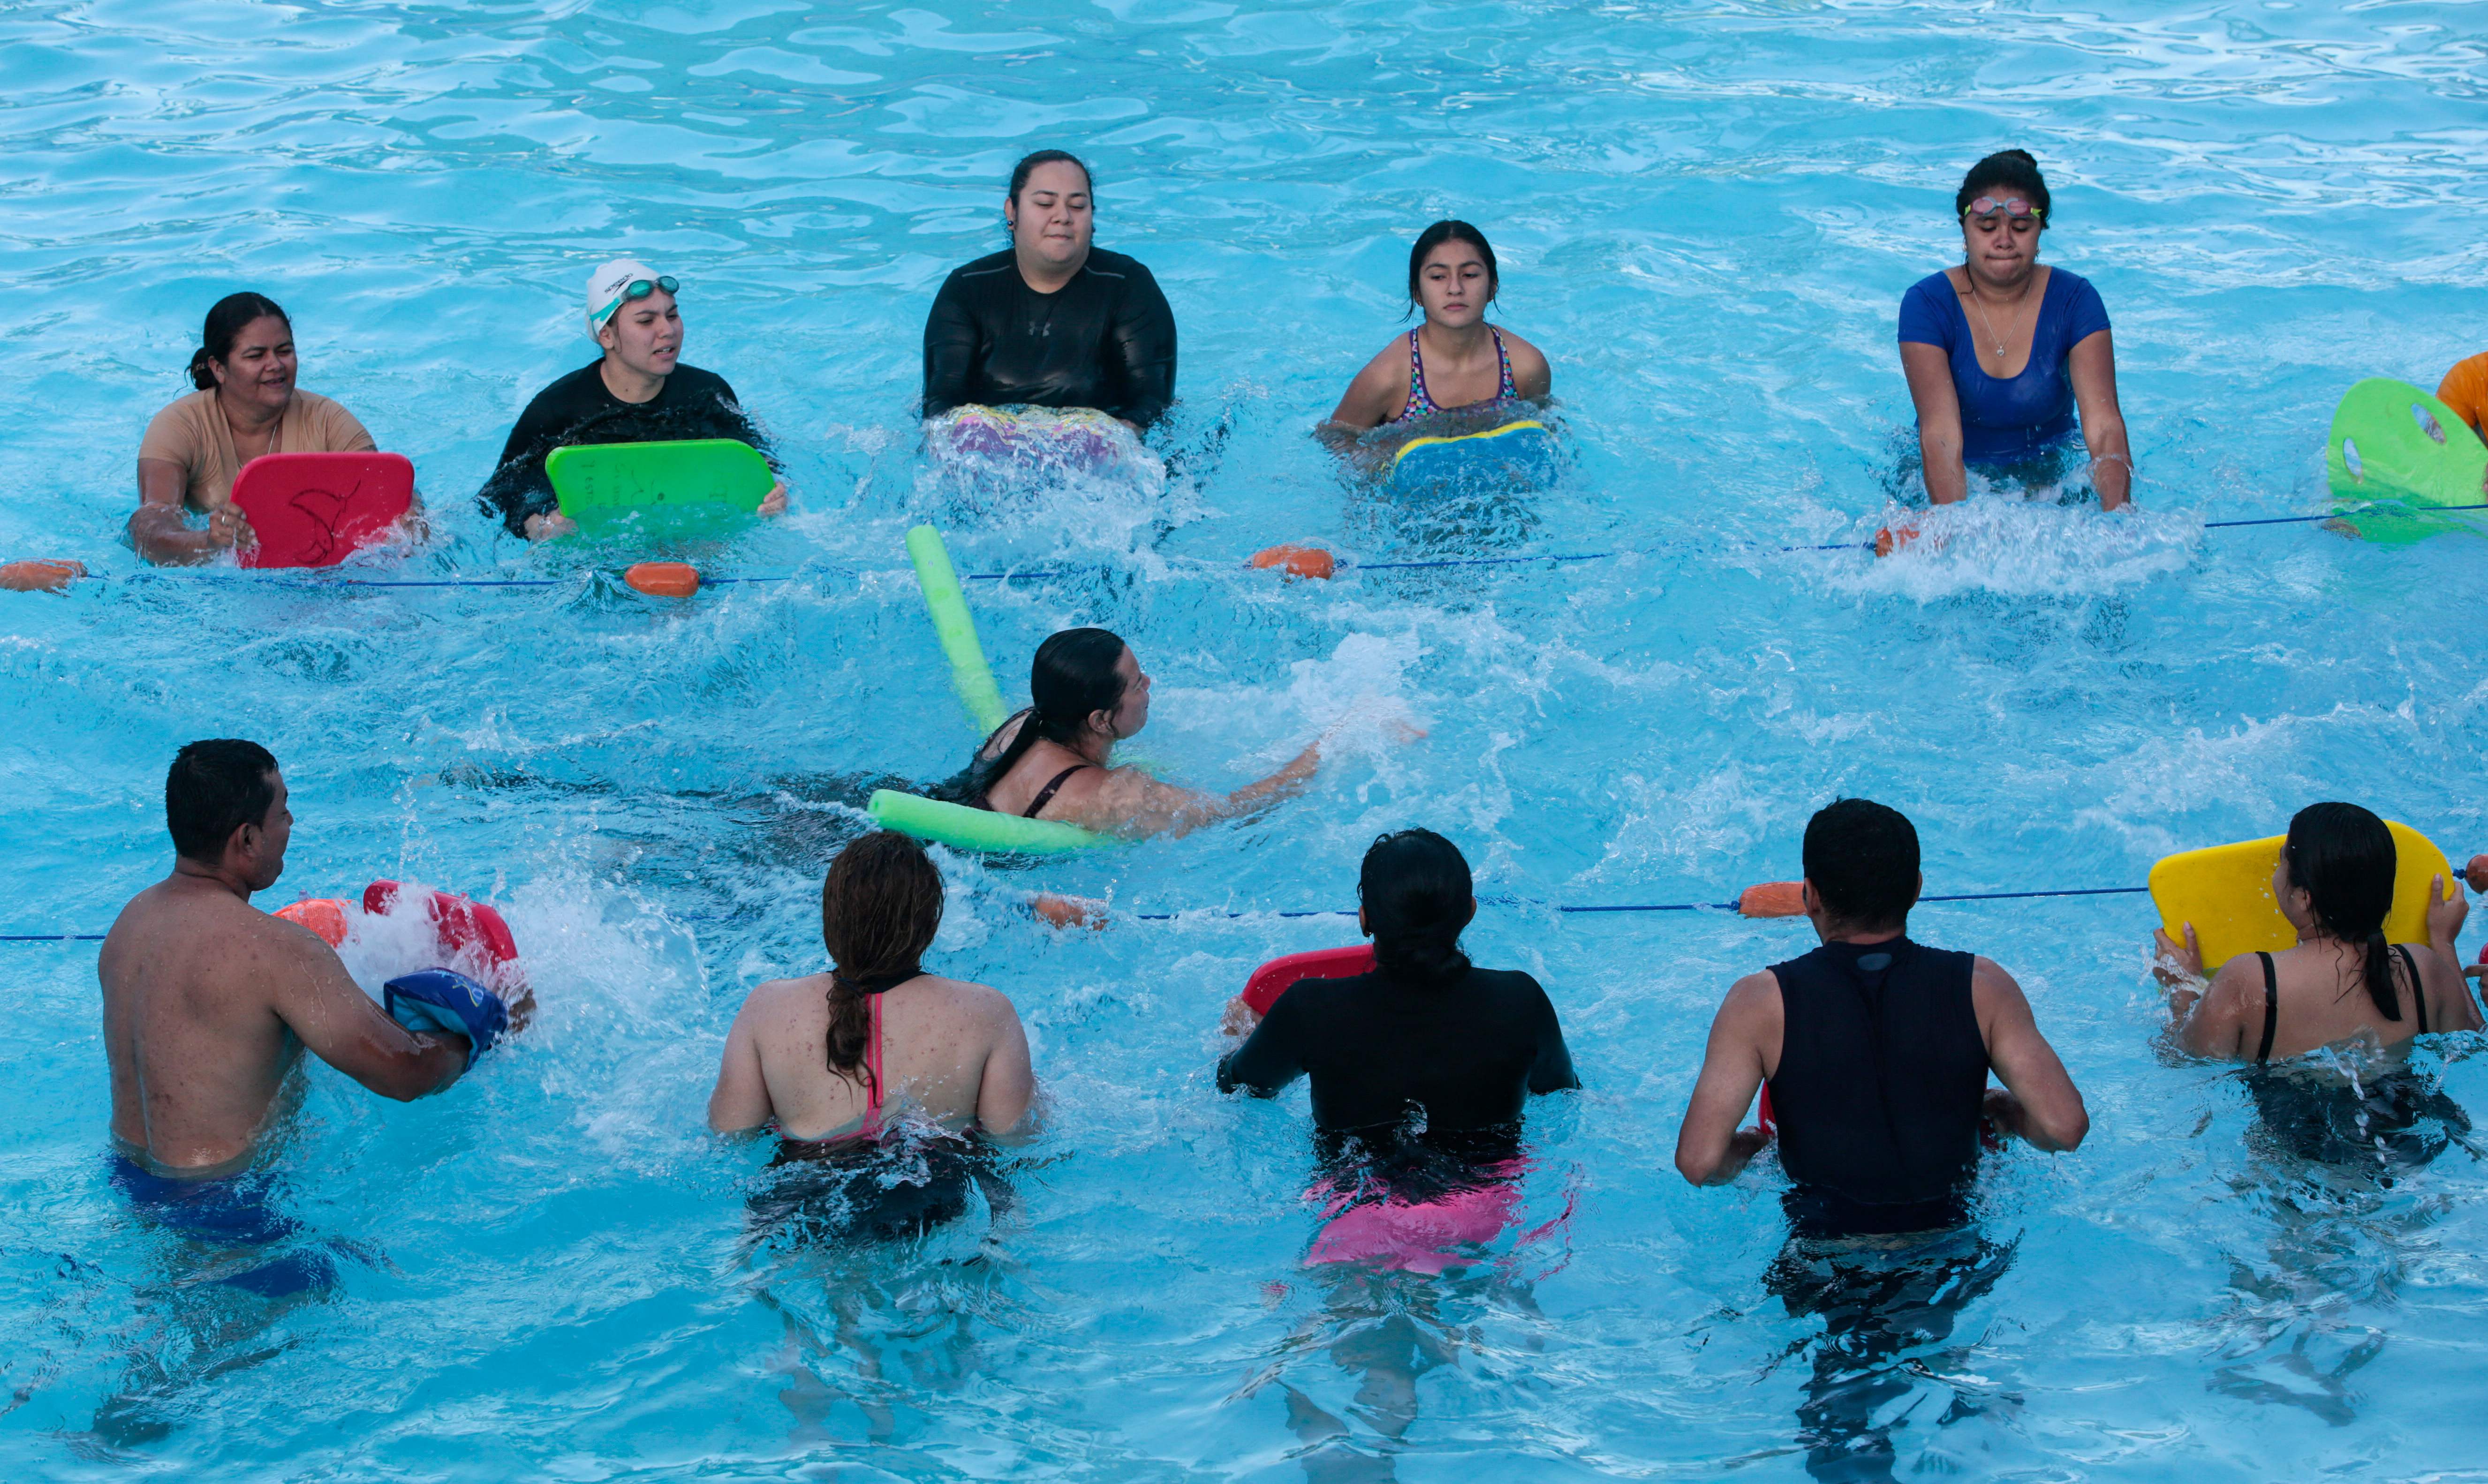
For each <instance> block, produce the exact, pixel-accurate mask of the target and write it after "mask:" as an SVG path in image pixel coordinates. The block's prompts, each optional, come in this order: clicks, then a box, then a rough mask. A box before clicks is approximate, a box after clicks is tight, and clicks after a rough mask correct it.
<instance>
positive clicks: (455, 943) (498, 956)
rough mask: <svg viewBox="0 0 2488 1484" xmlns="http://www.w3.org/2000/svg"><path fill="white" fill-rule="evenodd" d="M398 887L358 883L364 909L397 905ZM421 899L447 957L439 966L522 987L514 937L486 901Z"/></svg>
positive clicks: (499, 985) (502, 989) (448, 896)
mask: <svg viewBox="0 0 2488 1484" xmlns="http://www.w3.org/2000/svg"><path fill="white" fill-rule="evenodd" d="M400 889H401V888H400V887H399V885H398V883H397V882H392V881H388V880H385V879H383V880H381V881H377V882H372V883H371V884H370V885H368V886H366V887H364V888H363V910H364V911H366V912H368V913H370V914H371V915H373V916H376V917H377V916H384V915H386V914H387V912H388V910H389V909H391V908H393V907H395V906H396V905H397V895H398V892H399V890H400ZM424 905H425V908H426V909H427V910H428V912H429V914H430V916H431V918H432V931H433V932H434V933H435V934H436V935H437V938H436V942H437V945H438V949H439V951H440V953H441V954H442V955H443V956H445V957H446V958H447V959H448V960H449V962H448V963H446V964H444V965H442V966H441V967H444V968H454V969H457V970H458V971H459V972H460V973H464V974H470V975H472V976H473V977H474V978H477V979H480V980H482V981H483V982H484V986H485V988H487V989H490V990H493V991H495V992H496V993H499V994H515V993H517V992H518V991H520V990H523V989H524V988H526V983H527V977H526V971H525V970H524V969H523V968H522V967H521V966H520V965H519V944H518V939H517V938H513V937H511V935H510V925H509V924H508V923H507V922H505V921H503V920H502V918H501V914H500V913H499V912H498V911H495V910H494V909H493V907H492V906H491V905H490V904H489V903H484V902H478V901H475V900H474V899H473V898H471V897H462V896H459V895H458V894H457V893H455V892H450V891H436V892H434V893H432V897H431V900H430V901H429V902H427V903H425V904H424ZM315 931H316V930H315Z"/></svg>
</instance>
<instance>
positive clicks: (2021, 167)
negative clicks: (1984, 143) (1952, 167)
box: [1952, 150, 2056, 227]
mask: <svg viewBox="0 0 2488 1484" xmlns="http://www.w3.org/2000/svg"><path fill="white" fill-rule="evenodd" d="M1998 185H2001V186H2003V187H2004V188H2005V189H2006V190H2009V191H2012V192H2013V193H2014V194H2016V195H2020V196H2026V197H2028V198H2029V200H2030V209H2031V210H2034V211H2036V212H2038V213H2039V225H2041V226H2043V227H2050V226H2053V225H2055V221H2056V218H2055V217H2054V216H2053V215H2052V214H2050V211H2049V208H2048V178H2047V177H2046V176H2043V175H2041V174H2040V173H2039V161H2038V160H2037V159H2035V158H2033V157H2032V155H2031V154H2030V152H2029V151H2027V150H1998V151H1996V152H1995V153H1994V154H1991V155H1989V156H1987V158H1985V159H1983V160H1980V161H1979V162H1978V163H1977V164H1975V165H1972V166H1970V167H1969V174H1968V175H1966V176H1964V177H1963V178H1962V182H1961V191H1960V193H1959V194H1958V195H1956V196H1954V197H1953V198H1952V214H1953V216H1954V217H1955V218H1956V219H1958V218H1959V217H1960V216H1961V214H1962V213H1963V212H1964V211H1966V210H1969V204H1970V203H1971V202H1973V201H1976V200H1977V199H1978V198H1979V196H1980V195H1981V193H1983V192H1985V191H1987V190H1989V189H1991V188H1993V187H1994V186H1998Z"/></svg>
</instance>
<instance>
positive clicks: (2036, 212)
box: [1900, 150, 2134, 510]
mask: <svg viewBox="0 0 2488 1484" xmlns="http://www.w3.org/2000/svg"><path fill="white" fill-rule="evenodd" d="M2051 210H2052V205H2051V203H2050V201H2049V199H2048V182H2047V179H2046V178H2045V177H2043V176H2041V175H2040V174H2039V162H2038V161H2037V160H2035V159H2033V158H2031V157H2030V155H2029V154H2028V153H2027V152H2025V151H2021V150H2000V151H1998V152H1996V153H1995V154H1991V155H1989V156H1987V157H1986V158H1985V159H1982V160H1980V161H1979V162H1978V163H1977V164H1975V165H1973V166H1971V167H1970V170H1969V174H1968V176H1967V177H1965V179H1964V180H1963V181H1962V182H1961V189H1960V191H1959V192H1957V193H1956V194H1955V195H1954V197H1953V214H1954V216H1955V217H1956V218H1957V224H1958V225H1959V226H1960V228H1961V247H1962V254H1961V260H1962V261H1961V266H1959V267H1950V268H1946V269H1944V270H1943V271H1942V272H1940V273H1934V274H1930V275H1928V276H1927V277H1926V278H1924V279H1921V280H1920V281H1919V282H1917V283H1915V284H1913V285H1911V286H1910V288H1909V292H1908V294H1904V295H1902V298H1901V336H1900V338H1901V370H1902V373H1903V374H1904V375H1905V376H1907V377H1908V382H1909V398H1910V400H1911V401H1912V402H1914V403H1915V404H1916V405H1917V412H1918V453H1919V456H1920V459H1921V462H1922V464H1923V466H1924V468H1925V471H1926V482H1927V497H1928V498H1929V499H1930V500H1932V501H1934V502H1935V503H1936V504H1937V505H1948V504H1950V503H1952V502H1953V501H1955V500H1958V499H1961V498H1962V497H1963V496H1965V495H1966V494H1967V493H1968V492H1969V477H1968V472H1967V471H1968V470H1970V469H1976V470H1978V471H1979V472H1980V473H1982V474H1984V475H1986V476H1987V477H1989V478H1992V479H1993V478H2006V479H2018V480H2020V481H2021V482H2022V483H2025V484H2051V483H2053V482H2054V481H2055V480H2056V479H2057V478H2059V477H2060V476H2061V473H2062V471H2063V468H2064V466H2065V462H2066V461H2067V460H2068V459H2069V458H2070V457H2071V455H2072V453H2073V451H2074V448H2075V444H2076V436H2077V433H2078V435H2079V442H2080V443H2081V444H2083V445H2085V446H2086V447H2087V451H2088V453H2089V456H2090V482H2091V488H2092V489H2093V490H2095V491H2097V492H2098V494H2099V500H2100V505H2101V506H2102V508H2104V509H2107V510H2114V509H2116V508H2117V507H2119V506H2121V505H2123V504H2124V503H2125V502H2126V499H2127V497H2128V495H2129V494H2130V492H2131V490H2132V489H2133V484H2134V459H2133V456H2132V454H2131V452H2130V451H2129V450H2128V448H2127V447H2126V436H2125V413H2124V412H2123V411H2122V410H2121V409H2120V408H2119V407H2118V406H2117V400H2116V349H2115V345H2114V342H2113V341H2112V339H2111V338H2110V336H2109V334H2108V322H2107V306H2106V304H2104V303H2102V302H2101V301H2100V295H2099V291H2098V290H2097V289H2094V288H2092V287H2091V285H2090V281H2089V280H2088V279H2085V278H2082V277H2080V276H2078V275H2077V274H2074V273H2069V272H2067V271H2065V270H2064V269H2063V268H2059V267H2047V266H2042V265H2041V264H2040V262H2039V238H2040V237H2041V236H2042V235H2044V234H2045V233H2046V232H2047V230H2048V229H2049V228H2050V227H2051V226H2053V225H2055V218H2054V217H2053V216H2052V215H2050V211H2051ZM2077 407H2079V409H2080V413H2081V415H2080V417H2079V419H2078V420H2077V418H2076V417H2075V409H2076V408H2077Z"/></svg>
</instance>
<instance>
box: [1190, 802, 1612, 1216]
mask: <svg viewBox="0 0 2488 1484" xmlns="http://www.w3.org/2000/svg"><path fill="white" fill-rule="evenodd" d="M1356 889H1357V901H1358V907H1357V913H1356V921H1357V926H1358V927H1359V928H1361V929H1362V930H1364V931H1365V932H1366V933H1368V934H1370V935H1371V937H1372V938H1373V957H1374V963H1375V968H1374V971H1373V972H1372V973H1370V974H1361V975H1358V976H1357V977H1355V978H1352V979H1304V980H1299V981H1297V982H1296V983H1295V984H1294V985H1291V986H1289V987H1288V988H1287V989H1286V991H1285V992H1283V993H1282V994H1280V995H1279V998H1278V999H1277V1001H1276V1002H1274V1003H1273V1004H1272V1005H1271V1006H1270V1013H1269V1014H1268V1015H1267V1016H1265V1017H1263V1018H1262V1020H1261V1022H1260V1023H1259V1024H1258V1026H1256V1027H1254V1030H1253V1034H1252V1036H1251V1037H1250V1038H1249V1039H1248V1040H1246V1041H1245V1043H1244V1044H1243V1045H1242V1046H1241V1047H1238V1048H1237V1049H1236V1050H1234V1051H1233V1052H1231V1053H1230V1054H1229V1055H1228V1056H1227V1057H1226V1058H1225V1059H1224V1060H1222V1061H1221V1062H1219V1064H1218V1089H1219V1091H1221V1092H1232V1091H1234V1090H1235V1089H1237V1088H1239V1087H1240V1088H1244V1089H1246V1090H1247V1091H1249V1092H1252V1093H1253V1094H1254V1095H1256V1096H1257V1097H1263V1098H1267V1097H1271V1096H1274V1095H1276V1094H1277V1093H1278V1092H1279V1090H1280V1089H1282V1088H1284V1087H1286V1085H1287V1084H1288V1083H1290V1082H1292V1081H1294V1080H1295V1079H1296V1078H1299V1077H1310V1078H1313V1098H1314V1123H1315V1127H1316V1129H1317V1130H1318V1131H1319V1141H1320V1145H1321V1149H1322V1153H1323V1154H1324V1155H1325V1156H1326V1157H1328V1158H1332V1159H1337V1158H1339V1157H1342V1156H1349V1155H1352V1154H1362V1155H1365V1156H1368V1157H1371V1158H1373V1159H1375V1160H1377V1161H1379V1162H1381V1163H1382V1164H1385V1165H1391V1166H1398V1167H1399V1172H1400V1174H1402V1175H1404V1176H1408V1177H1413V1178H1414V1179H1415V1180H1416V1181H1417V1182H1418V1184H1419V1185H1421V1186H1425V1185H1432V1184H1434V1183H1435V1181H1434V1180H1433V1179H1429V1178H1428V1173H1427V1171H1426V1169H1425V1166H1427V1165H1428V1164H1429V1163H1432V1161H1429V1160H1428V1159H1426V1158H1425V1156H1426V1155H1428V1154H1431V1155H1436V1156H1440V1155H1451V1156H1454V1157H1456V1158H1457V1159H1458V1160H1460V1161H1462V1162H1473V1161H1477V1160H1481V1159H1483V1160H1488V1161H1497V1160H1508V1159H1511V1158H1513V1157H1514V1156H1516V1155H1517V1154H1518V1153H1519V1133H1520V1117H1521V1109H1522V1106H1524V1105H1525V1104H1526V1103H1527V1102H1528V1101H1529V1098H1530V1096H1531V1095H1532V1094H1533V1093H1545V1092H1557V1091H1561V1090H1563V1089H1565V1088H1570V1087H1578V1086H1580V1085H1581V1083H1580V1079H1579V1078H1576V1077H1574V1076H1573V1075H1572V1054H1571V1052H1570V1051H1569V1050H1568V1049H1567V1048H1566V1047H1565V1045H1564V1028H1563V1026H1562V1025H1561V1024H1560V1023H1558V1022H1557V1021H1556V1019H1555V1006H1554V1004H1553V1003H1552V1002H1551V1001H1549V1000H1548V999H1547V997H1546V992H1545V991H1544V990H1543V989H1541V988H1540V987H1539V984H1538V981H1537V980H1535V979H1532V978H1531V977H1529V975H1527V974H1524V973H1520V972H1517V971H1514V970H1495V969H1485V968H1480V967H1478V966H1476V965H1474V964H1471V963H1470V962H1469V960H1468V956H1467V955H1466V954H1464V953H1462V952H1460V946H1459V938H1460V930H1461V929H1463V928H1465V927H1467V926H1468V924H1469V919H1470V918H1471V917H1473V916H1475V915H1477V898H1476V897H1475V896H1474V895H1473V894H1472V892H1471V885H1470V878H1469V865H1468V862H1467V861H1466V860H1465V859H1463V858H1461V855H1460V853H1459V850H1458V848H1457V847H1456V846H1454V845H1453V844H1452V842H1450V841H1449V840H1446V839H1444V838H1443V837H1442V836H1441V835H1438V834H1436V833H1434V832H1433V831H1432V830H1430V829H1403V830H1400V831H1399V832H1398V833H1396V834H1387V835H1384V836H1382V837H1381V838H1380V839H1378V840H1376V841H1374V842H1373V846H1372V848H1371V850H1369V851H1367V852H1366V853H1365V865H1364V869H1363V870H1362V871H1361V872H1360V873H1359V874H1358V878H1357V887H1356ZM1439 1175H1440V1172H1439V1171H1437V1172H1436V1177H1437V1178H1439ZM1454 1183H1455V1184H1456V1177H1455V1181H1454ZM1395 1193H1396V1194H1398V1195H1399V1196H1400V1197H1401V1198H1407V1197H1411V1196H1413V1197H1415V1198H1418V1199H1426V1198H1429V1197H1430V1196H1431V1195H1432V1194H1434V1193H1435V1192H1434V1191H1431V1190H1406V1189H1402V1190H1398V1191H1396V1192H1395Z"/></svg>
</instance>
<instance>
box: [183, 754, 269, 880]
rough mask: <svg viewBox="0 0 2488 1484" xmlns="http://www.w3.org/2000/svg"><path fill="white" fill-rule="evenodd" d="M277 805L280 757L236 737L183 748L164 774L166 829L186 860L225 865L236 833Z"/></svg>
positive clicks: (261, 818) (210, 864)
mask: <svg viewBox="0 0 2488 1484" xmlns="http://www.w3.org/2000/svg"><path fill="white" fill-rule="evenodd" d="M274 802H276V759H275V757H274V756H272V755H271V754H270V753H269V750H268V749H267V748H266V747H263V746H261V745H260V744H259V743H257V742H243V741H242V740H241V739H240V738H237V737H212V738H208V739H206V740H204V741H201V742H190V743H187V744H186V745H184V747H183V748H182V750H181V751H180V752H177V753H175V754H174V755H173V766H172V768H171V769H170V770H168V771H166V773H165V774H164V827H165V828H166V829H168V830H170V831H171V832H172V835H173V849H174V851H175V852H176V853H178V854H180V855H181V856H182V858H184V860H195V861H197V862H199V864H201V865H206V866H213V865H222V864H223V863H224V858H225V846H226V845H227V844H229V843H230V842H231V841H232V840H233V836H234V831H235V830H237V829H240V827H241V826H244V825H256V824H259V823H261V822H262V821H264V820H266V819H267V818H268V806H269V805H270V804H272V803H274Z"/></svg>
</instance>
